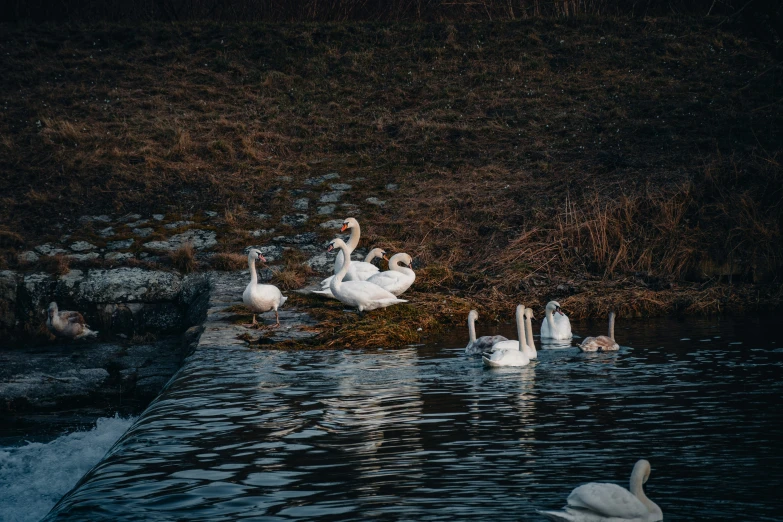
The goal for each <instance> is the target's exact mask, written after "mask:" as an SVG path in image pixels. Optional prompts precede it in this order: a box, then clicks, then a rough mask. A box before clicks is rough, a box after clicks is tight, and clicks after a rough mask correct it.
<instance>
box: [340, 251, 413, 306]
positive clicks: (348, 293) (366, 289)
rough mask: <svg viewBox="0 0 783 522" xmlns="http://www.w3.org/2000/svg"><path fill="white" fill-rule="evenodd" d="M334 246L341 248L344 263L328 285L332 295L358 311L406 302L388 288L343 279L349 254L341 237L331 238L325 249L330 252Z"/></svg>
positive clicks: (348, 266) (349, 258)
mask: <svg viewBox="0 0 783 522" xmlns="http://www.w3.org/2000/svg"><path fill="white" fill-rule="evenodd" d="M335 248H339V249H341V250H342V252H343V254H344V256H345V264H343V267H342V268H341V269H340V271H339V272H337V274H335V276H334V279H332V283H331V287H330V289H331V290H332V295H334V297H335V298H336V299H337V300H338V301H340V302H342V303H345V304H347V305H349V306H355V307H356V308H358V309H359V311H360V312H363V311H365V310H375V309H376V308H384V307H387V306H391V305H393V304H397V303H407V302H408V301H407V300H405V299H399V298H398V297H397V296H396V295H394V294H393V293H391V292H389V291H388V290H385V289H383V288H381V287H380V286H378V285H375V284H373V283H369V282H367V281H343V278H344V277H345V274H347V273H348V270H349V269H350V267H351V264H352V262H351V256H350V253H349V252H348V245H346V244H345V242H344V241H343V240H342V239H334V240H332V242H331V243H329V246H328V247H327V249H326V250H327V252H331V251H332V250H334V249H335Z"/></svg>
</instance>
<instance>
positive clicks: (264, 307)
mask: <svg viewBox="0 0 783 522" xmlns="http://www.w3.org/2000/svg"><path fill="white" fill-rule="evenodd" d="M256 261H266V259H264V256H263V255H262V254H261V251H260V250H258V249H257V248H251V249H250V252H248V253H247V264H248V266H249V267H250V283H248V285H247V287H245V291H244V293H242V302H243V303H245V306H247V307H248V308H250V311H251V312H253V322H252V323H250V324H246V325H245V326H248V327H256V326H258V321H256V314H261V313H264V312H268V311H270V310H274V311H275V321H276V322H275V324H274V325H273V326H280V315H279V314H278V313H277V308H278V307H279V306H281V305H282V304H283V303H285V301H286V299H288V298H287V297H285V296H284V295H283V294H282V292H280V289H279V288H277V287H276V286H275V285H260V284H258V274H256Z"/></svg>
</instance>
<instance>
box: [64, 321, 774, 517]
mask: <svg viewBox="0 0 783 522" xmlns="http://www.w3.org/2000/svg"><path fill="white" fill-rule="evenodd" d="M578 326H579V325H576V324H575V329H576V327H578ZM724 327H725V328H724ZM645 331H651V332H654V333H655V335H654V336H653V337H651V338H648V337H645V336H644V332H645ZM749 331H754V332H758V328H755V329H748V328H739V327H735V326H734V325H733V324H730V323H725V322H722V323H717V322H714V321H709V320H706V321H703V322H698V321H696V322H694V321H691V322H689V323H688V324H687V325H686V326H683V325H680V323H677V322H669V323H667V324H666V325H665V326H661V324H660V323H657V322H649V323H640V324H638V325H636V326H635V327H634V328H633V329H629V330H624V331H620V332H618V337H620V340H621V344H622V345H623V346H624V347H623V348H621V350H620V351H618V352H612V353H605V354H604V353H593V354H585V353H582V352H580V351H579V350H578V349H576V348H575V347H574V348H573V349H572V350H570V351H569V350H557V349H551V350H550V349H544V343H541V347H540V348H542V349H539V352H538V360H536V361H533V362H532V363H531V364H530V365H528V366H526V367H523V368H503V369H494V370H488V369H485V368H484V367H483V365H482V364H481V362H480V360H478V359H477V358H473V357H465V356H464V355H463V351H464V344H465V341H464V337H465V336H464V332H462V331H459V332H458V335H457V337H455V341H454V342H453V343H448V344H443V345H440V346H423V347H418V348H407V349H402V350H399V351H396V350H395V351H382V352H374V353H358V352H350V351H343V352H318V351H311V352H276V351H251V350H237V349H233V348H232V349H225V350H222V349H215V350H200V351H198V352H196V353H195V354H194V355H192V356H191V357H190V358H189V359H188V361H187V363H186V365H185V367H183V369H182V371H181V372H180V373H179V374H178V375H177V377H176V378H175V379H174V381H173V382H172V383H171V385H170V386H169V387H168V389H167V390H166V391H165V393H164V394H163V395H162V396H161V397H160V398H159V399H158V400H157V401H155V402H154V403H153V404H152V405H151V406H150V408H149V409H148V410H147V411H146V412H145V414H144V415H143V416H142V418H141V419H140V420H139V422H138V423H137V424H136V425H135V426H134V427H133V428H132V429H131V430H129V432H128V433H127V434H126V435H125V436H124V437H123V439H121V441H120V442H119V443H118V445H117V446H115V448H114V450H113V451H112V453H111V455H110V456H109V457H108V458H107V459H106V460H104V461H103V462H102V463H101V464H100V465H99V466H97V467H96V468H95V469H94V470H93V471H92V472H91V473H90V474H88V476H87V477H86V478H85V482H84V483H83V484H81V486H80V487H78V488H77V489H76V490H75V491H74V492H72V493H71V494H70V495H69V496H67V497H66V498H65V499H63V501H62V502H61V503H60V504H59V505H58V506H57V507H56V508H55V510H54V511H53V512H52V513H51V515H50V517H49V518H50V519H51V520H55V519H57V520H79V521H82V520H177V519H183V520H204V521H206V520H209V521H217V520H241V519H261V520H295V519H299V520H302V519H305V520H367V519H383V520H475V519H477V518H488V517H491V518H492V519H497V520H519V519H528V518H531V519H532V518H533V517H534V516H535V515H534V511H535V509H538V508H558V507H560V505H561V504H562V502H563V499H564V498H565V497H566V496H567V495H568V493H569V492H570V491H571V489H573V487H574V486H575V485H577V484H579V483H582V482H587V481H590V480H613V479H616V480H618V481H620V482H621V483H622V482H624V480H625V477H626V476H627V470H628V466H630V465H632V464H633V462H634V461H635V460H636V459H638V458H639V457H646V458H647V459H648V460H650V462H651V463H652V465H653V468H654V479H653V480H652V481H651V482H649V483H648V484H647V485H646V488H647V491H648V493H649V495H650V497H651V498H654V499H655V501H656V503H658V504H659V505H661V507H662V508H663V510H664V513H666V517H667V519H672V518H673V519H677V518H680V519H683V520H685V519H688V520H694V519H702V520H704V519H709V520H742V519H747V517H746V516H745V515H746V514H747V513H749V512H752V513H753V514H754V516H753V519H754V520H775V519H776V518H779V517H778V513H779V510H778V509H777V508H776V507H775V506H778V507H779V501H778V500H777V497H776V491H777V489H778V488H779V487H781V486H783V479H781V478H780V475H779V474H778V473H777V470H779V469H780V467H781V466H783V443H781V440H780V437H779V436H778V433H779V431H780V429H781V428H783V409H781V408H779V404H778V403H779V398H780V395H781V393H783V381H781V379H780V374H781V371H782V370H783V353H782V351H781V350H780V349H777V345H776V344H772V342H773V341H774V340H775V339H773V337H772V336H769V337H763V336H759V335H756V336H750V335H748V334H747V332H749ZM738 332H740V333H742V332H744V333H743V335H744V337H738V335H740V334H739V333H738ZM686 333H687V335H686ZM621 335H622V337H621ZM686 337H688V338H690V339H693V341H680V339H682V338H686ZM708 337H709V338H710V339H716V337H720V339H719V340H714V341H712V342H710V343H709V347H707V346H706V345H707V344H708V343H704V342H700V339H703V338H708ZM738 340H741V341H742V342H743V344H742V345H741V346H740V347H738V346H736V345H732V344H731V343H732V342H737V341H738ZM726 476H731V477H732V480H731V481H726V480H725V477H726Z"/></svg>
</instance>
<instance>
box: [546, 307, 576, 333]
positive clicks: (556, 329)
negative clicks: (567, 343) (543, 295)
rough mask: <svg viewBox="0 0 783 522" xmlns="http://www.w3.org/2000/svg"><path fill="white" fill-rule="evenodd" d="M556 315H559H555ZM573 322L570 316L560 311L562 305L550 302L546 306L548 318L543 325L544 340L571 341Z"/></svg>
mask: <svg viewBox="0 0 783 522" xmlns="http://www.w3.org/2000/svg"><path fill="white" fill-rule="evenodd" d="M553 313H556V314H557V315H553ZM572 337H573V335H572V334H571V321H569V320H568V316H567V315H566V314H564V313H563V312H562V311H561V310H560V303H558V302H557V301H549V302H548V303H547V304H546V317H545V318H544V322H543V323H541V338H542V339H571V338H572Z"/></svg>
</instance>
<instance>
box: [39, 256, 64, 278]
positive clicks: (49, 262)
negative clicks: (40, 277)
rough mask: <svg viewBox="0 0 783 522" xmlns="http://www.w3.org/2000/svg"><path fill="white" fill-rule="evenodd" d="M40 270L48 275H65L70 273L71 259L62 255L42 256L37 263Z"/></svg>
mask: <svg viewBox="0 0 783 522" xmlns="http://www.w3.org/2000/svg"><path fill="white" fill-rule="evenodd" d="M38 264H39V266H40V267H41V270H43V271H44V272H49V273H50V274H56V275H65V274H67V273H68V272H70V270H71V268H70V265H71V258H69V257H68V256H64V255H62V254H57V255H55V256H44V257H42V258H41V259H40V260H39V261H38Z"/></svg>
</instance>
